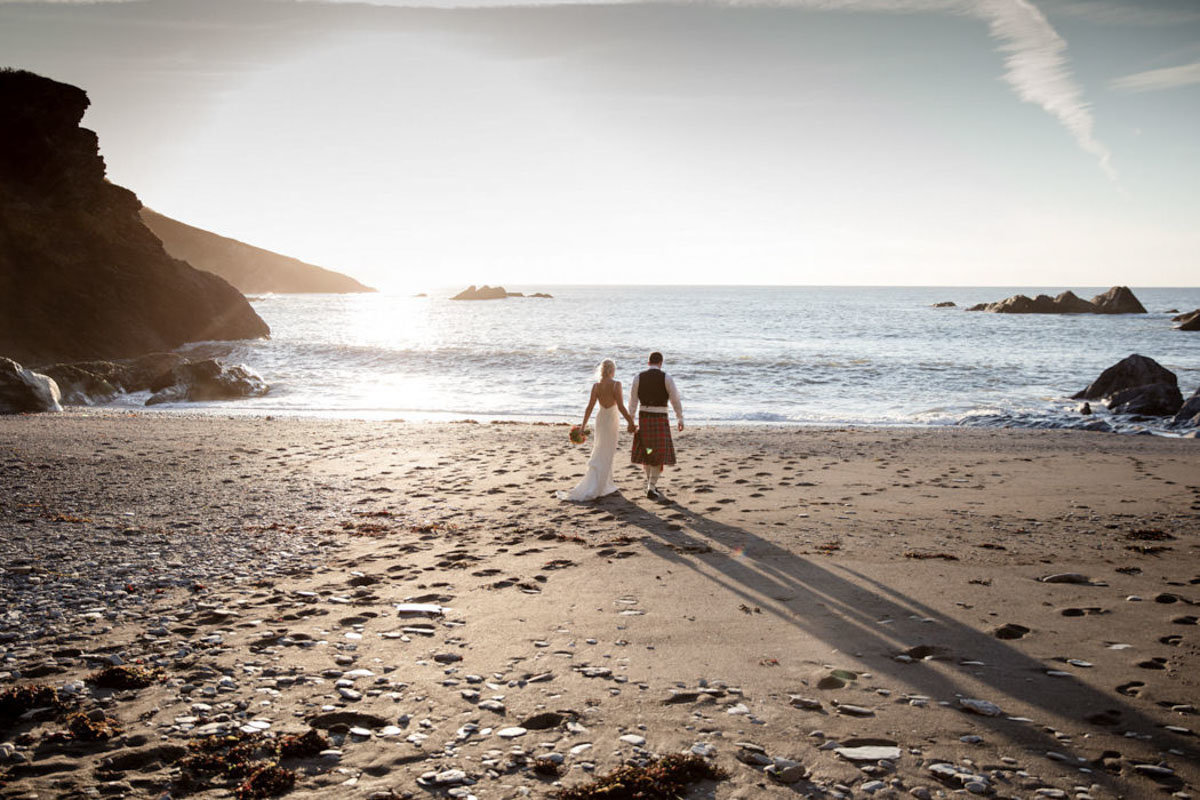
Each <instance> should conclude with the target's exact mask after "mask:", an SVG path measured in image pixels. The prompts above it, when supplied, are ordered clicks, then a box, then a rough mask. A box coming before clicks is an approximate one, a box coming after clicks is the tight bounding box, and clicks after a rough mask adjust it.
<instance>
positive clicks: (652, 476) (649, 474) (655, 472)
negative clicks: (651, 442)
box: [646, 464, 662, 489]
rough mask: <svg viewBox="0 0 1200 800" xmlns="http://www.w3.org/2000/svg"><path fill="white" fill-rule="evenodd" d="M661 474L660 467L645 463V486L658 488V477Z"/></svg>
mask: <svg viewBox="0 0 1200 800" xmlns="http://www.w3.org/2000/svg"><path fill="white" fill-rule="evenodd" d="M660 475H662V467H658V466H654V465H652V464H647V465H646V487H647V488H649V489H657V488H658V477H659V476H660Z"/></svg>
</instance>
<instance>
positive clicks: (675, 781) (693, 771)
mask: <svg viewBox="0 0 1200 800" xmlns="http://www.w3.org/2000/svg"><path fill="white" fill-rule="evenodd" d="M728 777H729V773H728V772H726V771H725V770H724V769H722V768H721V767H718V766H716V765H715V764H712V763H711V762H709V761H706V760H705V759H704V758H702V757H700V756H697V755H694V754H687V755H683V754H679V755H676V754H672V755H666V756H663V757H662V758H657V759H653V760H651V761H650V762H649V763H647V764H645V765H642V766H635V765H625V766H622V767H618V768H617V769H615V770H613V771H612V772H610V773H608V774H606V775H601V776H600V777H598V778H596V779H594V780H593V781H592V782H591V783H588V784H583V785H580V786H572V787H569V788H566V789H562V790H561V791H559V792H558V795H557V800H675V798H678V797H683V796H685V795H686V794H687V790H688V787H689V786H690V785H691V784H693V783H699V782H700V781H723V780H725V779H727V778H728Z"/></svg>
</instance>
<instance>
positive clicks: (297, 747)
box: [277, 728, 330, 758]
mask: <svg viewBox="0 0 1200 800" xmlns="http://www.w3.org/2000/svg"><path fill="white" fill-rule="evenodd" d="M329 746H330V745H329V740H328V739H326V738H325V737H324V736H322V735H321V734H320V733H319V732H318V731H317V730H315V729H313V728H309V729H308V731H307V732H306V733H304V734H302V735H299V736H297V735H295V734H291V735H288V736H284V737H283V738H282V739H280V740H279V746H278V748H277V751H278V753H279V757H280V758H312V757H313V756H315V755H317V754H319V753H320V752H321V751H322V750H328V749H329Z"/></svg>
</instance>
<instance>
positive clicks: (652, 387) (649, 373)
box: [638, 369, 670, 406]
mask: <svg viewBox="0 0 1200 800" xmlns="http://www.w3.org/2000/svg"><path fill="white" fill-rule="evenodd" d="M669 399H670V395H669V394H667V373H665V372H663V371H662V370H661V369H648V370H646V371H645V372H643V373H642V374H641V375H639V376H638V402H639V403H641V404H642V405H644V406H665V405H666V404H667V401H668V400H669Z"/></svg>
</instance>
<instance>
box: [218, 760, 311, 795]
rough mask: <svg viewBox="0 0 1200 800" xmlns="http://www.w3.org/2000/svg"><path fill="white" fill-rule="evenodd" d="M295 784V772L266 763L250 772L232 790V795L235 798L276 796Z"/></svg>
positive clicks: (290, 788) (288, 790)
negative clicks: (248, 775)
mask: <svg viewBox="0 0 1200 800" xmlns="http://www.w3.org/2000/svg"><path fill="white" fill-rule="evenodd" d="M295 785H296V773H294V772H292V771H291V770H290V769H284V768H283V767H281V766H279V765H278V764H266V765H263V766H261V767H258V768H257V769H255V770H254V772H252V773H250V777H248V778H247V779H246V780H245V781H244V782H243V783H242V784H240V785H239V786H238V787H237V788H236V789H234V790H233V796H234V797H236V798H237V800H258V799H259V798H264V797H278V796H279V795H281V794H285V793H287V792H290V791H291V790H292V787H293V786H295Z"/></svg>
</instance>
